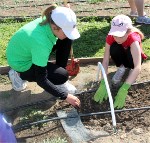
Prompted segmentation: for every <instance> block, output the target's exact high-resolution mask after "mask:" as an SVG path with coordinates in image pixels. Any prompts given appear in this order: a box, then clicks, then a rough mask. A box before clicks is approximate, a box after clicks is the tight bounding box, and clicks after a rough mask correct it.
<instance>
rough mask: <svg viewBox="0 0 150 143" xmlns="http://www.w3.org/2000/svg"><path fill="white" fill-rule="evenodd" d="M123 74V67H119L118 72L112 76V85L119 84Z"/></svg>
mask: <svg viewBox="0 0 150 143" xmlns="http://www.w3.org/2000/svg"><path fill="white" fill-rule="evenodd" d="M124 73H125V67H124V66H123V65H121V66H120V67H119V68H118V70H117V71H116V73H115V74H114V76H113V78H112V83H113V84H115V85H116V84H119V83H120V82H121V79H122V77H123V75H124Z"/></svg>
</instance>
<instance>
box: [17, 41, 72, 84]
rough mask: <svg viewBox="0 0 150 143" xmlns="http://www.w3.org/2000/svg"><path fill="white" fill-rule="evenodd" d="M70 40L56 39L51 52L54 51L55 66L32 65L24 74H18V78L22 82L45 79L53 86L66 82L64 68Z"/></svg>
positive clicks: (66, 77)
mask: <svg viewBox="0 0 150 143" xmlns="http://www.w3.org/2000/svg"><path fill="white" fill-rule="evenodd" d="M71 45H72V40H70V39H68V38H66V39H64V40H60V39H58V40H57V42H56V45H54V47H53V50H52V52H54V51H56V64H53V63H50V62H48V63H47V67H39V66H37V65H34V64H33V65H32V66H31V68H30V69H29V70H27V71H25V72H20V77H21V78H22V79H23V80H27V81H35V82H39V81H37V80H40V79H39V77H41V79H44V78H47V79H48V80H49V81H50V82H52V83H53V84H56V85H58V84H63V83H64V82H66V81H67V80H68V72H67V71H66V70H65V67H66V65H67V62H68V58H69V54H70V49H71Z"/></svg>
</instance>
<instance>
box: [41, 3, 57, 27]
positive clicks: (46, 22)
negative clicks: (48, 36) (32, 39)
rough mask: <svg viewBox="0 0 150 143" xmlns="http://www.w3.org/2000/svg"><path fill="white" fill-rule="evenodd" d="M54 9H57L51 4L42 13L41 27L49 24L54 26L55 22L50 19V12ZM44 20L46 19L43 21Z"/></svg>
mask: <svg viewBox="0 0 150 143" xmlns="http://www.w3.org/2000/svg"><path fill="white" fill-rule="evenodd" d="M56 7H57V5H56V4H53V5H51V6H49V7H48V8H47V9H45V10H44V11H43V13H42V19H43V21H42V22H41V23H40V25H41V26H42V25H46V24H49V23H51V24H55V22H54V21H53V20H52V18H51V13H52V10H54V9H55V8H56ZM44 18H46V19H44ZM55 25H56V24H55Z"/></svg>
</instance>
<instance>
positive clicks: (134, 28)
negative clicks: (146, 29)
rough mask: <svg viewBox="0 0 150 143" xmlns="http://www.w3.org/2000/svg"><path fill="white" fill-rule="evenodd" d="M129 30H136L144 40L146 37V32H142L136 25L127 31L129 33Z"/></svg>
mask: <svg viewBox="0 0 150 143" xmlns="http://www.w3.org/2000/svg"><path fill="white" fill-rule="evenodd" d="M129 32H136V33H138V34H139V35H140V37H141V39H142V40H143V39H144V34H143V33H142V32H141V30H139V29H138V28H136V27H132V28H131V29H128V31H127V33H129Z"/></svg>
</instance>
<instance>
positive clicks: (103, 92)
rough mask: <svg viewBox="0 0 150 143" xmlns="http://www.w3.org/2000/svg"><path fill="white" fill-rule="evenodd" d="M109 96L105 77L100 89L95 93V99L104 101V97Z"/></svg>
mask: <svg viewBox="0 0 150 143" xmlns="http://www.w3.org/2000/svg"><path fill="white" fill-rule="evenodd" d="M107 98H108V94H107V90H106V85H105V81H104V79H103V80H101V83H100V87H99V88H98V90H97V91H96V93H95V95H94V101H96V102H100V103H101V102H103V100H104V99H105V100H107Z"/></svg>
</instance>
